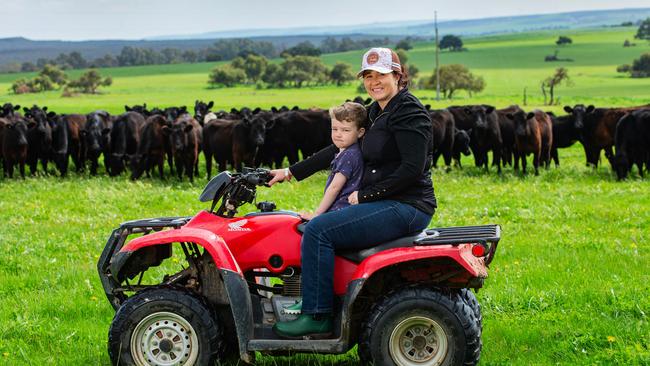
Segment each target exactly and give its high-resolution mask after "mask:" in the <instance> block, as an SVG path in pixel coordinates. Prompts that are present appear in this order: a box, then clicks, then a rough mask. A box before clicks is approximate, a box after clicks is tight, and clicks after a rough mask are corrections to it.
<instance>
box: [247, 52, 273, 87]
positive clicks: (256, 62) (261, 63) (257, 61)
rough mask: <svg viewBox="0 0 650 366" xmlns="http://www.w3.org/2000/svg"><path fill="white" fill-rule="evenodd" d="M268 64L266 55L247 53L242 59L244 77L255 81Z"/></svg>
mask: <svg viewBox="0 0 650 366" xmlns="http://www.w3.org/2000/svg"><path fill="white" fill-rule="evenodd" d="M268 64H269V61H268V60H267V59H266V57H264V56H257V55H254V54H249V55H248V56H246V60H245V61H244V72H245V73H246V77H248V79H249V80H252V81H253V82H257V81H258V80H259V79H260V78H261V77H262V75H263V74H264V71H265V70H266V66H267V65H268Z"/></svg>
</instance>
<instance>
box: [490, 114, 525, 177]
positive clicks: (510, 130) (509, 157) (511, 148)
mask: <svg viewBox="0 0 650 366" xmlns="http://www.w3.org/2000/svg"><path fill="white" fill-rule="evenodd" d="M518 111H522V112H523V110H522V109H521V108H519V106H517V105H511V106H509V107H506V108H503V109H497V111H496V112H497V118H498V121H499V129H500V132H501V141H502V145H501V161H502V162H503V166H504V167H505V166H506V165H510V166H513V160H514V166H517V167H518V166H519V155H518V153H517V149H515V122H514V121H513V120H512V119H510V118H508V114H509V113H510V114H514V113H517V112H518Z"/></svg>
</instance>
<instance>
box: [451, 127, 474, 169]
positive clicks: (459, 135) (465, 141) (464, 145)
mask: <svg viewBox="0 0 650 366" xmlns="http://www.w3.org/2000/svg"><path fill="white" fill-rule="evenodd" d="M471 133H472V130H471V129H470V130H469V131H465V130H459V129H457V128H454V148H453V158H454V160H455V161H456V164H457V165H458V167H459V168H462V167H463V166H462V164H461V163H460V155H461V154H463V155H465V156H469V155H470V154H471V153H472V152H471V150H470V148H469V141H470V137H469V136H470V134H471Z"/></svg>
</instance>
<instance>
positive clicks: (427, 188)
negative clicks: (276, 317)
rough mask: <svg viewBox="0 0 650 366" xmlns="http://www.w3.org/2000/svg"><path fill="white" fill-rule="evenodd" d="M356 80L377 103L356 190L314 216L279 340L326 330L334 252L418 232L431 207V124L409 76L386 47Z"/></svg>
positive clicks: (295, 172) (324, 154)
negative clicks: (294, 302) (296, 312)
mask: <svg viewBox="0 0 650 366" xmlns="http://www.w3.org/2000/svg"><path fill="white" fill-rule="evenodd" d="M357 76H358V77H362V78H363V83H364V86H365V88H366V91H367V92H368V94H369V95H370V97H371V98H372V99H373V100H374V102H373V103H372V105H371V106H370V108H369V112H368V118H369V121H370V123H371V126H370V128H369V129H368V131H367V132H366V135H365V136H364V138H363V141H362V143H361V151H362V154H363V160H364V163H365V168H364V174H363V179H362V182H361V186H360V187H361V188H360V189H359V190H358V191H355V192H353V193H351V194H350V195H349V197H348V201H349V203H350V206H349V207H346V208H343V209H341V210H338V211H335V212H330V213H326V214H323V215H319V216H317V217H316V218H314V219H313V220H311V221H310V222H309V224H308V225H307V226H306V229H305V232H304V235H303V237H302V247H301V255H302V265H301V266H302V292H303V302H302V314H301V315H300V316H299V317H298V318H297V319H296V320H294V321H289V322H278V323H276V325H275V326H274V330H275V332H276V333H277V334H278V335H280V336H285V337H300V336H304V335H310V334H321V333H329V332H331V330H332V311H333V297H334V294H333V278H334V274H333V272H334V253H335V251H336V250H341V249H342V250H349V249H363V248H368V247H371V246H373V245H377V244H380V243H383V242H386V241H390V240H393V239H396V238H399V237H402V236H406V235H408V234H411V233H415V232H419V231H422V230H424V229H425V228H426V227H427V225H428V224H429V221H431V217H432V215H433V213H434V211H435V208H436V199H435V196H434V191H433V184H432V182H431V174H430V173H429V169H430V167H431V153H432V152H431V149H430V146H431V144H430V141H431V120H430V117H429V114H428V113H427V111H426V109H425V108H424V107H423V106H422V104H421V103H420V101H419V100H418V99H417V98H416V97H414V96H413V95H412V94H411V93H410V92H409V91H408V89H407V88H406V85H407V83H408V75H407V73H406V70H404V69H403V68H402V66H401V64H400V61H399V57H398V56H397V54H396V53H395V52H393V51H392V50H390V49H388V48H372V49H370V50H369V51H368V52H366V53H365V55H364V56H363V59H362V63H361V71H360V72H359V74H358V75H357ZM337 151H338V149H337V148H336V146H335V145H331V146H329V147H327V148H325V149H323V150H321V151H319V152H318V153H316V154H314V155H313V156H311V157H309V158H307V159H306V160H303V161H301V162H298V163H296V164H294V165H293V166H291V167H290V168H286V169H277V170H273V171H271V174H273V176H274V177H273V179H272V180H271V181H270V184H271V185H272V184H274V183H276V182H282V181H285V180H289V179H291V177H292V176H295V177H296V179H298V180H301V179H304V178H306V177H308V176H310V175H311V174H313V173H315V172H317V171H319V170H323V169H327V168H328V167H329V164H330V162H331V161H332V159H333V157H334V156H335V154H336V152H337Z"/></svg>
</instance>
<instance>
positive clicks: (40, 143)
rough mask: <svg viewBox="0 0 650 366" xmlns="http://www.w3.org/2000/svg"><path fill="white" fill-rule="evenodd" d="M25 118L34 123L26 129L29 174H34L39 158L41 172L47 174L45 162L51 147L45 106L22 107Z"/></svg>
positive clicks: (50, 129) (48, 157) (49, 155)
mask: <svg viewBox="0 0 650 366" xmlns="http://www.w3.org/2000/svg"><path fill="white" fill-rule="evenodd" d="M23 111H24V112H25V118H26V119H27V120H28V121H30V122H33V123H34V126H33V127H30V128H29V130H28V131H27V143H28V148H27V165H28V166H29V172H30V174H31V175H34V174H36V168H37V165H38V161H39V160H40V162H41V166H42V167H43V172H44V173H45V174H47V162H48V160H49V159H50V157H51V154H52V152H51V149H52V128H51V126H50V124H49V123H48V120H47V115H46V112H47V107H43V108H39V107H38V106H36V105H34V106H32V107H31V108H26V107H25V108H23Z"/></svg>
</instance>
